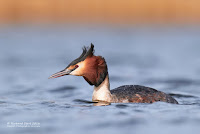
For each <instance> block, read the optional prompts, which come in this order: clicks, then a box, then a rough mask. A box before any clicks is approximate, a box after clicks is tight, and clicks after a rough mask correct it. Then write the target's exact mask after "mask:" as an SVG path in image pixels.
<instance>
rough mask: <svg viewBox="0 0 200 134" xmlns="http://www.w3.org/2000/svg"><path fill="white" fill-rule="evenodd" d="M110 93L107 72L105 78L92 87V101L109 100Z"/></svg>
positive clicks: (110, 97)
mask: <svg viewBox="0 0 200 134" xmlns="http://www.w3.org/2000/svg"><path fill="white" fill-rule="evenodd" d="M111 100H112V95H111V93H110V83H109V77H108V74H107V76H106V78H105V80H104V81H103V82H102V83H101V84H100V85H99V86H98V87H96V86H95V87H94V91H93V96H92V101H106V102H111Z"/></svg>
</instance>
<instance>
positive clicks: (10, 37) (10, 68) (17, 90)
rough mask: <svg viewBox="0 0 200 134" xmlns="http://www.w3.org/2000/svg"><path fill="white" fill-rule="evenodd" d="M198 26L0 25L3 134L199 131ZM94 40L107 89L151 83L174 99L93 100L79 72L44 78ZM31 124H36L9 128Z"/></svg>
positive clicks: (199, 47)
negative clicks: (150, 101)
mask: <svg viewBox="0 0 200 134" xmlns="http://www.w3.org/2000/svg"><path fill="white" fill-rule="evenodd" d="M199 35H200V28H199V27H193V28H191V27H190V28H181V27H179V28H177V27H166V28H155V27H144V28H136V27H133V28H102V27H92V26H91V27H78V28H75V27H67V26H49V27H48V26H45V27H34V26H33V27H28V26H24V27H22V26H11V27H4V28H3V27H1V31H0V63H1V66H0V70H1V77H0V85H1V89H0V109H1V110H0V117H1V120H0V133H1V134H3V133H8V134H9V133H15V134H22V133H27V132H29V133H49V134H51V133H52V134H53V133H64V132H65V133H69V134H70V133H71V134H72V133H73V134H80V133H87V134H88V133H89V134H90V133H91V134H94V133H96V134H101V133H115V134H121V133H130V132H131V133H137V134H146V133H152V134H153V133H158V132H159V133H164V134H165V133H166V134H169V133H181V134H188V133H192V134H197V133H199V131H200V128H199V125H200V77H199V76H200V58H199V57H200V53H199V51H200V45H199V44H200V38H199ZM91 42H92V43H93V44H94V45H95V54H96V55H102V56H104V57H105V59H106V61H107V64H108V69H109V75H110V82H111V88H115V87H118V86H121V85H125V84H137V85H145V86H150V87H153V88H156V89H159V90H161V91H163V92H166V93H169V94H171V95H172V96H174V97H175V98H176V99H177V100H178V102H179V103H180V104H179V105H174V104H167V103H163V102H158V103H153V104H111V105H108V106H94V103H91V98H92V91H93V87H91V86H90V85H88V84H87V83H86V82H85V81H84V79H83V78H81V77H75V76H65V77H62V78H57V79H50V80H49V79H48V77H49V76H50V75H51V74H53V73H55V72H58V71H60V70H62V69H64V68H65V67H66V66H67V65H68V63H69V62H71V61H72V60H74V59H75V58H77V57H78V56H79V55H80V54H81V51H82V50H81V48H82V47H83V45H90V43H91ZM21 122H27V123H29V122H31V123H33V122H35V123H39V125H38V126H39V127H9V123H21Z"/></svg>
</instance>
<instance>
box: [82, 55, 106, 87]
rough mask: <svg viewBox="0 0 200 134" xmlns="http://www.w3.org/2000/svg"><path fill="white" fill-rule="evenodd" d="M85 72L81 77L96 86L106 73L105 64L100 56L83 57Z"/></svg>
mask: <svg viewBox="0 0 200 134" xmlns="http://www.w3.org/2000/svg"><path fill="white" fill-rule="evenodd" d="M85 65H86V67H85V73H84V75H83V78H84V79H85V80H86V81H87V82H88V83H89V84H90V85H95V86H96V87H98V86H99V85H100V84H101V83H102V82H103V81H104V80H105V78H106V76H107V74H108V69H107V64H106V61H105V59H104V58H103V57H101V56H89V57H87V58H86V59H85Z"/></svg>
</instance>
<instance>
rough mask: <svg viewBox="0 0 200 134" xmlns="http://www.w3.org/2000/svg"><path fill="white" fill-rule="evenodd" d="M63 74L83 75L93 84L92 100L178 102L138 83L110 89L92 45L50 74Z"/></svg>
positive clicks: (104, 69)
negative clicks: (59, 69)
mask: <svg viewBox="0 0 200 134" xmlns="http://www.w3.org/2000/svg"><path fill="white" fill-rule="evenodd" d="M64 75H75V76H83V78H84V79H85V80H86V81H87V82H88V83H89V84H90V85H94V91H93V96H92V101H94V102H109V103H153V102H157V101H161V102H167V103H174V104H178V102H177V101H176V100H175V99H174V98H173V97H171V96H170V95H168V94H166V93H164V92H161V91H158V90H156V89H153V88H149V87H145V86H139V85H124V86H120V87H118V88H115V89H113V90H110V82H109V75H108V68H107V64H106V61H105V59H104V58H103V57H101V56H95V55H94V45H93V44H91V47H90V48H86V47H84V48H83V53H82V54H81V56H80V57H79V58H77V59H75V60H74V61H72V62H71V63H70V64H69V65H68V66H67V67H66V68H65V69H64V70H62V71H60V72H58V73H55V74H53V75H51V76H50V77H49V78H57V77H60V76H64Z"/></svg>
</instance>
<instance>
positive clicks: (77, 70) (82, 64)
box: [70, 62, 84, 76]
mask: <svg viewBox="0 0 200 134" xmlns="http://www.w3.org/2000/svg"><path fill="white" fill-rule="evenodd" d="M77 65H78V66H79V67H78V68H77V69H75V70H74V71H72V72H71V73H70V75H78V76H80V75H82V74H83V69H84V63H83V62H81V63H79V64H77Z"/></svg>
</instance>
